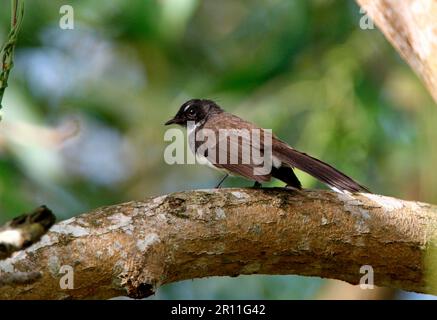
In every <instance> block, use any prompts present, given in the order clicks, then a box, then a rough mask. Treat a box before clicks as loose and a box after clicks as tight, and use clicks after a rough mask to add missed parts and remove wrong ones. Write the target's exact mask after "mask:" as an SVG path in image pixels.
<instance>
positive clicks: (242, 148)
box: [165, 99, 370, 192]
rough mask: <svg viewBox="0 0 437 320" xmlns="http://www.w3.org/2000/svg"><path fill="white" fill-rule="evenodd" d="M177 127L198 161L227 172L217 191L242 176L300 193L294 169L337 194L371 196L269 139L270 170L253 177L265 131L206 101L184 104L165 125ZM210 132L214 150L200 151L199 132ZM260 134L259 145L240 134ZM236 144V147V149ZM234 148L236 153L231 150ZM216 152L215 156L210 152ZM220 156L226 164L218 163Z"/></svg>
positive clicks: (334, 171) (257, 183)
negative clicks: (230, 177)
mask: <svg viewBox="0 0 437 320" xmlns="http://www.w3.org/2000/svg"><path fill="white" fill-rule="evenodd" d="M169 124H179V125H182V126H184V127H187V129H188V135H189V139H190V140H191V141H194V143H193V144H190V148H191V150H192V151H193V153H194V154H195V155H196V158H197V159H199V160H204V162H206V164H208V165H209V166H211V167H213V168H215V169H219V170H222V171H225V172H226V175H225V176H224V178H223V179H222V180H221V181H220V183H219V184H218V185H217V187H220V185H221V184H222V183H223V181H224V180H225V179H226V178H227V177H228V175H229V174H231V175H237V176H242V177H244V178H246V179H249V180H252V181H255V186H260V185H261V183H263V182H267V181H269V180H270V179H271V178H272V177H273V178H276V179H279V180H281V181H283V182H285V183H286V184H287V185H288V186H291V187H293V188H297V189H302V185H301V183H300V181H299V179H298V178H297V177H296V175H295V174H294V172H293V168H297V169H299V170H302V171H304V172H306V173H308V174H310V175H311V176H313V177H315V178H316V179H318V180H320V181H321V182H323V183H325V184H326V185H328V186H329V187H330V188H331V189H333V190H335V191H337V192H345V191H346V192H370V191H369V190H368V189H367V188H366V187H364V186H362V185H361V184H359V183H358V182H356V181H354V180H353V179H351V178H349V177H348V176H347V175H345V174H344V173H342V172H340V171H338V170H337V169H335V168H334V167H332V166H331V165H329V164H327V163H325V162H323V161H321V160H318V159H316V158H314V157H311V156H309V155H307V154H305V153H303V152H300V151H298V150H296V149H294V148H292V147H290V146H289V145H288V144H287V143H285V142H284V141H282V140H280V139H278V138H277V137H276V136H274V135H271V156H270V159H267V160H270V162H271V164H272V165H271V168H270V170H269V171H268V172H264V173H262V174H256V171H255V169H256V168H258V169H259V168H260V167H261V165H260V161H261V160H263V159H261V158H263V157H264V156H266V153H268V152H267V151H268V148H266V145H265V144H264V141H267V140H266V137H268V135H266V134H268V132H267V130H264V129H262V128H259V127H257V126H256V125H254V124H253V123H251V122H248V121H245V120H243V119H241V118H240V117H237V116H235V115H233V114H231V113H228V112H225V111H224V110H223V109H222V108H220V107H219V106H218V105H217V104H216V103H215V102H214V101H211V100H206V99H192V100H189V101H187V102H185V103H184V104H183V105H182V106H181V107H180V109H179V111H178V112H177V114H176V115H175V116H174V117H173V118H172V119H171V120H169V121H167V122H166V123H165V125H169ZM207 130H209V132H213V133H214V134H215V137H216V139H215V140H214V141H213V142H212V144H213V147H214V148H207V149H206V150H205V148H201V145H202V144H203V143H204V141H202V140H199V139H197V137H198V135H199V132H200V131H202V132H205V131H207ZM221 130H225V132H227V136H224V135H223V136H221V135H220V131H221ZM243 131H245V132H254V131H259V132H260V139H259V142H260V143H258V144H257V143H254V141H256V140H254V139H253V137H252V136H248V135H244V134H241V132H243ZM235 144H237V145H235ZM233 148H235V149H233ZM211 150H216V151H218V154H219V155H217V152H215V153H214V152H210V151H211ZM230 150H238V154H236V155H235V159H237V160H238V161H232V155H231V152H230ZM250 152H252V153H257V152H258V153H259V156H258V158H256V157H253V154H252V158H251V159H250V161H244V157H245V155H247V153H249V154H250ZM220 154H221V156H223V154H224V156H223V158H224V160H226V161H218V160H217V158H219V157H220ZM264 160H265V158H264Z"/></svg>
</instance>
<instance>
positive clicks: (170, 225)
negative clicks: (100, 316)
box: [0, 189, 437, 299]
mask: <svg viewBox="0 0 437 320" xmlns="http://www.w3.org/2000/svg"><path fill="white" fill-rule="evenodd" d="M436 232H437V207H436V206H432V205H429V204H424V203H419V202H409V201H402V200H397V199H394V198H389V197H383V196H378V195H370V194H358V195H344V194H337V193H333V192H327V191H303V192H297V191H290V190H287V189H259V190H257V189H220V190H203V191H202V190H199V191H189V192H181V193H174V194H170V195H166V196H161V197H157V198H153V199H148V200H145V201H134V202H128V203H124V204H120V205H114V206H110V207H104V208H100V209H97V210H95V211H93V212H91V213H88V214H82V215H80V216H77V217H75V218H72V219H69V220H66V221H63V222H60V223H58V224H55V225H54V226H53V227H52V228H51V230H50V231H49V232H48V233H47V234H46V235H44V236H43V237H42V238H41V241H40V242H38V243H36V244H34V245H32V246H31V247H29V248H27V249H26V250H24V251H21V252H19V253H15V255H14V256H12V257H11V258H9V259H7V260H4V261H0V272H1V273H2V277H6V276H9V277H10V276H11V274H13V273H18V274H20V273H21V274H31V275H32V276H29V277H27V278H26V279H27V281H26V282H25V283H24V284H23V282H21V283H19V284H11V283H9V284H4V285H3V286H2V287H0V298H1V299H17V298H28V299H70V298H73V299H79V298H110V297H114V296H119V295H129V296H132V297H144V296H147V295H149V294H151V293H153V292H154V290H156V288H158V287H159V286H161V285H164V284H167V283H171V282H175V281H180V280H184V279H193V278H200V277H208V276H236V275H239V274H299V275H307V276H318V277H326V278H334V279H340V280H344V281H347V282H349V283H352V284H357V283H359V281H360V278H361V277H362V276H363V275H362V274H360V267H361V266H363V265H371V266H372V267H373V269H374V280H375V285H379V286H387V287H394V288H400V289H404V290H411V291H417V292H428V293H432V292H435V290H434V289H433V285H432V283H433V282H430V280H429V279H430V278H432V277H428V275H429V274H430V273H429V272H427V270H428V268H427V266H428V264H427V263H426V261H434V260H433V259H431V260H430V259H427V256H428V254H429V252H431V253H432V252H435V250H430V249H434V248H436V246H435V243H434V240H433V239H434V236H435V235H436ZM64 265H68V266H71V267H73V270H74V289H61V287H60V280H61V278H62V277H63V274H62V273H61V272H60V270H62V266H64ZM430 265H432V263H431V264H430ZM35 273H37V274H38V275H39V276H35V275H36V274H35ZM0 283H1V281H0Z"/></svg>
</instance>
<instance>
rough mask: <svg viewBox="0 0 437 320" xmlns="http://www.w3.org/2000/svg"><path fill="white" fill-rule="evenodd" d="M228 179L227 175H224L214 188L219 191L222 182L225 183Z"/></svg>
mask: <svg viewBox="0 0 437 320" xmlns="http://www.w3.org/2000/svg"><path fill="white" fill-rule="evenodd" d="M227 177H229V174H228V173H226V174H225V176H224V177H223V178H222V179H221V180H220V182H219V183H218V184H217V185H216V186H215V188H216V189H220V186H221V185H222V183H223V182H225V180H226V178H227Z"/></svg>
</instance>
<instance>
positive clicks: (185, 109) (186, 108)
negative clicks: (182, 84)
mask: <svg viewBox="0 0 437 320" xmlns="http://www.w3.org/2000/svg"><path fill="white" fill-rule="evenodd" d="M189 107H191V104H189V105H188V106H186V107H185V108H184V112H185V111H187V110H188V108H189Z"/></svg>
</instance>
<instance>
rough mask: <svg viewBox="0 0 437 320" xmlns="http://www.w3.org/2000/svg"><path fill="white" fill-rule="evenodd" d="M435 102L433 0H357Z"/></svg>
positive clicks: (436, 14)
mask: <svg viewBox="0 0 437 320" xmlns="http://www.w3.org/2000/svg"><path fill="white" fill-rule="evenodd" d="M357 2H358V3H359V4H360V6H361V7H362V8H363V9H364V10H365V11H366V12H367V14H368V15H369V16H370V17H371V18H372V20H373V21H375V23H376V25H377V26H378V27H379V29H380V30H381V31H382V32H383V33H384V35H385V36H386V38H387V39H388V40H389V41H390V42H391V43H392V45H393V46H394V47H395V48H396V49H397V50H398V51H399V52H400V54H401V55H402V57H403V58H404V59H405V60H406V61H407V62H408V63H409V64H410V66H411V67H412V68H413V70H414V71H415V72H416V73H417V74H418V75H419V76H420V77H421V78H422V79H423V81H424V82H425V84H426V86H427V88H428V90H429V92H430V93H431V95H432V96H433V97H434V100H435V101H436V102H437V0H357Z"/></svg>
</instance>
